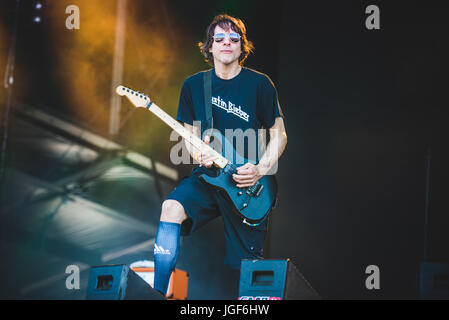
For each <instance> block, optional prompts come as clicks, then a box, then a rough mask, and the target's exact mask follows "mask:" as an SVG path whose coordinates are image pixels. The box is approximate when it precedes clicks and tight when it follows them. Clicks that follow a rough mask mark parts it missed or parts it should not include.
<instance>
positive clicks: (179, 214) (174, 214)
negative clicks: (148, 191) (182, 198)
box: [161, 199, 188, 223]
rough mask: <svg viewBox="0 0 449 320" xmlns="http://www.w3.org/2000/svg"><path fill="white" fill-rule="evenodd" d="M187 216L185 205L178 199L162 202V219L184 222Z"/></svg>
mask: <svg viewBox="0 0 449 320" xmlns="http://www.w3.org/2000/svg"><path fill="white" fill-rule="evenodd" d="M187 218H188V217H187V214H186V212H185V210H184V207H183V206H182V204H180V203H179V202H178V201H176V200H170V199H169V200H165V201H164V202H163V203H162V212H161V221H165V222H174V223H182V222H183V221H184V220H186V219H187Z"/></svg>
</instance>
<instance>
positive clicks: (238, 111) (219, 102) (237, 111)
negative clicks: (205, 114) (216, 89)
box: [212, 96, 249, 122]
mask: <svg viewBox="0 0 449 320" xmlns="http://www.w3.org/2000/svg"><path fill="white" fill-rule="evenodd" d="M212 104H213V105H215V106H217V107H219V108H222V109H224V110H226V112H228V113H232V114H234V115H236V116H237V117H239V118H242V119H243V120H245V121H246V122H248V121H249V115H248V114H247V113H246V112H245V111H243V110H242V108H241V107H240V106H238V107H236V106H235V103H232V102H231V101H228V103H226V102H225V101H224V100H223V99H221V98H220V96H218V97H217V98H215V97H212Z"/></svg>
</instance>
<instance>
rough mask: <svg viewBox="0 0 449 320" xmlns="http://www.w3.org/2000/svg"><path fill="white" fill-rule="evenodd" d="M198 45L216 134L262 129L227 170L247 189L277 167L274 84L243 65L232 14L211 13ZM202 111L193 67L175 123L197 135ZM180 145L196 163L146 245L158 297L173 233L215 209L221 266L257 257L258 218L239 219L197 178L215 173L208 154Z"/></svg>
mask: <svg viewBox="0 0 449 320" xmlns="http://www.w3.org/2000/svg"><path fill="white" fill-rule="evenodd" d="M199 47H200V50H201V52H202V53H203V55H204V56H205V57H206V61H208V62H209V64H211V65H212V67H213V69H212V75H211V78H212V80H211V81H212V116H213V128H214V129H216V130H219V131H220V132H222V133H223V134H224V133H225V130H226V129H234V130H235V129H242V130H243V131H245V130H247V129H252V130H258V129H261V128H265V129H269V135H270V142H269V144H268V146H267V147H266V151H265V153H264V154H263V155H262V157H261V158H260V160H259V162H258V163H257V164H252V163H250V162H248V163H246V164H244V165H242V166H240V167H239V168H238V171H237V173H236V174H234V175H233V179H234V180H235V183H236V185H237V187H241V188H244V187H248V186H252V185H254V184H255V183H256V182H257V180H259V179H260V178H261V177H262V176H264V175H265V174H267V173H269V170H270V169H271V168H272V167H273V166H274V165H275V164H277V160H278V157H279V156H280V155H281V154H282V152H283V150H284V148H285V145H286V143H287V135H286V132H285V128H284V122H283V118H282V117H283V115H282V111H281V109H280V106H279V103H278V98H277V92H276V89H275V88H274V86H273V84H272V82H271V80H270V79H269V78H268V77H267V76H266V75H264V74H262V73H259V72H256V71H254V70H251V69H248V68H245V67H243V62H244V61H245V59H246V58H247V56H248V55H249V53H250V52H251V51H252V49H253V47H252V44H251V42H249V41H248V39H247V38H246V28H245V25H244V24H243V22H242V21H241V20H240V19H236V18H234V17H231V16H228V15H218V16H216V17H215V18H214V20H213V21H212V23H211V24H210V25H209V26H208V28H207V30H206V40H205V42H204V43H200V44H199ZM209 103H211V102H209ZM204 108H205V106H204V82H203V72H199V73H197V74H195V75H193V76H191V77H189V78H187V79H186V80H185V82H184V84H183V87H182V89H181V95H180V100H179V107H178V114H177V120H178V121H181V122H183V123H184V126H185V127H186V128H187V129H189V130H190V131H191V132H193V133H194V134H196V135H197V136H201V130H200V129H199V128H198V127H196V126H194V125H193V122H194V121H195V120H201V119H199V114H201V112H202V111H204ZM204 141H205V142H206V143H208V144H209V143H210V137H209V136H205V137H204ZM186 145H187V148H188V150H189V153H190V154H191V155H192V157H193V158H194V159H196V160H197V162H198V163H199V164H200V166H199V167H196V168H195V169H194V170H193V171H192V173H191V175H190V176H188V177H186V178H184V179H183V180H182V181H181V182H180V184H179V185H178V186H177V187H176V188H175V189H174V190H173V191H172V192H171V193H170V195H169V196H168V197H167V199H166V200H165V201H164V202H163V204H162V212H161V217H160V223H159V227H158V231H157V235H156V241H155V246H154V261H155V278H154V288H155V289H157V290H159V291H160V292H162V293H164V294H165V293H166V291H167V287H168V282H169V279H170V274H171V272H172V271H173V269H174V267H175V264H176V260H177V257H178V248H179V238H180V235H181V234H182V235H187V234H189V233H191V232H193V231H194V230H196V229H198V228H199V227H201V226H202V225H204V224H205V223H207V222H208V221H210V220H211V219H213V218H215V217H217V216H218V215H220V214H221V216H222V218H223V222H224V229H225V239H226V256H225V263H226V264H228V265H229V266H231V267H232V268H234V269H239V268H240V260H241V259H260V258H262V257H263V255H262V248H263V243H264V239H265V234H266V229H267V223H266V220H265V221H264V222H263V223H261V224H259V225H257V226H250V225H247V224H244V223H243V221H242V219H241V218H240V217H239V216H238V215H237V214H236V213H235V212H233V211H232V209H231V207H230V205H229V203H228V202H226V201H225V199H224V198H223V197H222V195H221V194H220V193H219V192H218V191H217V190H215V189H213V188H211V187H210V186H208V185H205V184H204V183H203V182H202V181H201V180H200V179H199V178H198V176H199V175H201V174H204V173H205V174H209V175H214V173H216V171H215V168H214V166H213V162H214V160H215V157H214V155H213V154H212V153H207V152H201V151H199V150H196V149H195V148H194V147H192V146H190V145H189V144H188V143H186Z"/></svg>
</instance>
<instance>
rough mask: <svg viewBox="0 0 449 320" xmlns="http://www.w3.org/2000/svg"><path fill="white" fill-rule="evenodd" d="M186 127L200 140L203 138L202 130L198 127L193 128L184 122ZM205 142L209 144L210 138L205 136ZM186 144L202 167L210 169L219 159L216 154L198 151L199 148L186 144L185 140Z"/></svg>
mask: <svg viewBox="0 0 449 320" xmlns="http://www.w3.org/2000/svg"><path fill="white" fill-rule="evenodd" d="M184 127H185V128H187V129H188V130H189V131H191V132H192V133H193V134H194V135H196V136H197V137H198V138H201V134H200V129H199V128H198V127H195V126H192V125H190V124H188V123H185V122H184ZM204 142H205V143H206V144H209V143H210V137H209V136H205V137H204ZM184 143H185V145H186V148H187V151H189V153H190V155H191V156H192V158H193V159H195V160H196V161H198V162H199V163H200V165H202V166H205V167H207V168H209V167H211V166H212V164H213V162H214V160H216V159H217V157H216V155H214V154H209V153H207V152H201V151H200V150H198V149H197V148H195V147H194V146H193V145H191V144H190V143H188V142H186V141H185V140H184Z"/></svg>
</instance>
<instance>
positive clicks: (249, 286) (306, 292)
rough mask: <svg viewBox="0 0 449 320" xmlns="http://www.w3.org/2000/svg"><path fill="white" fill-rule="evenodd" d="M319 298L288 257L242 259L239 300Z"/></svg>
mask: <svg viewBox="0 0 449 320" xmlns="http://www.w3.org/2000/svg"><path fill="white" fill-rule="evenodd" d="M319 299H321V297H320V296H319V294H318V293H317V292H316V291H315V290H314V289H313V288H312V286H311V285H310V284H309V282H308V281H307V280H306V279H305V278H304V276H303V275H302V274H301V273H300V272H299V270H298V269H297V268H296V267H295V265H294V264H293V263H292V262H291V261H290V259H286V260H272V259H266V260H242V265H241V269H240V284H239V300H319Z"/></svg>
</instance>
